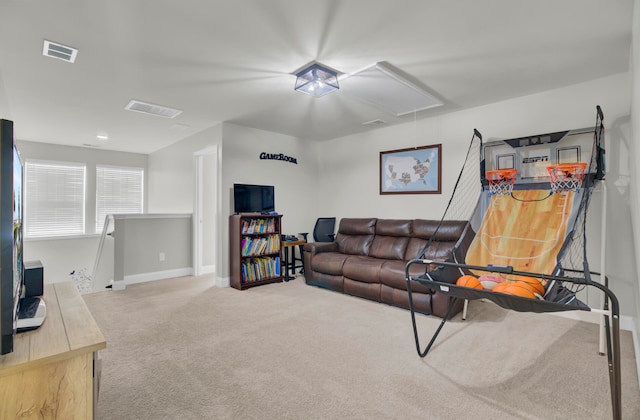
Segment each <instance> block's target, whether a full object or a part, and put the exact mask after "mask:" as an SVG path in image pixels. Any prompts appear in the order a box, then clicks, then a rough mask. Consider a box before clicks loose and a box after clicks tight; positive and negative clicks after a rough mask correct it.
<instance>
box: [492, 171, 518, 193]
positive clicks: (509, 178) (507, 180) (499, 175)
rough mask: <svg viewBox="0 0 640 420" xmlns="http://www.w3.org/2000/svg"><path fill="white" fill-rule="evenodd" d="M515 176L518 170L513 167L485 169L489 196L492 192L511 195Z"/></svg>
mask: <svg viewBox="0 0 640 420" xmlns="http://www.w3.org/2000/svg"><path fill="white" fill-rule="evenodd" d="M517 176H518V171H517V170H515V169H495V170H493V171H487V181H489V196H492V195H494V194H499V195H511V192H512V191H513V184H514V183H515V182H516V177H517Z"/></svg>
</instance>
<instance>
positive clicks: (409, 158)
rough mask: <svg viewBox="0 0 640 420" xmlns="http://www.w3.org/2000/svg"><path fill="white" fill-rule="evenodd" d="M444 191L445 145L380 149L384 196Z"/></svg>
mask: <svg viewBox="0 0 640 420" xmlns="http://www.w3.org/2000/svg"><path fill="white" fill-rule="evenodd" d="M441 193H442V144H433V145H429V146H420V147H409V148H406V149H398V150H388V151H385V152H380V195H385V194H441Z"/></svg>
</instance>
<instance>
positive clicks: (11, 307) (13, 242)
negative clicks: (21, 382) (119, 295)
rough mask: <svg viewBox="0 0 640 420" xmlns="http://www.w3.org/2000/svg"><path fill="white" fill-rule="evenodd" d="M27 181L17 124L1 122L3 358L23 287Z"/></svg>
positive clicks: (10, 347)
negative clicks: (16, 135) (15, 136)
mask: <svg viewBox="0 0 640 420" xmlns="http://www.w3.org/2000/svg"><path fill="white" fill-rule="evenodd" d="M22 192H23V179H22V162H21V161H20V154H19V153H18V149H17V148H16V145H15V142H14V139H13V122H11V121H8V120H0V354H7V353H10V352H12V351H13V339H14V336H15V333H16V324H17V318H18V310H19V303H20V297H21V294H22V287H23V282H24V265H23V260H22V233H23V232H22V216H23V211H22V209H23V207H22V205H23V199H22Z"/></svg>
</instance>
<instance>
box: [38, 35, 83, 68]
mask: <svg viewBox="0 0 640 420" xmlns="http://www.w3.org/2000/svg"><path fill="white" fill-rule="evenodd" d="M42 55H44V56H47V57H51V58H57V59H58V60H62V61H66V62H67V63H74V62H75V61H76V56H77V55H78V50H77V49H75V48H72V47H68V46H66V45H62V44H57V43H55V42H51V41H47V40H46V39H45V40H44V45H43V47H42Z"/></svg>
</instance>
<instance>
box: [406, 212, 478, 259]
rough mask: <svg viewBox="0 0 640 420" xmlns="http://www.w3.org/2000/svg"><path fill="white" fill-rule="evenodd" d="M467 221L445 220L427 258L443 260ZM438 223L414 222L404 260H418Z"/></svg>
mask: <svg viewBox="0 0 640 420" xmlns="http://www.w3.org/2000/svg"><path fill="white" fill-rule="evenodd" d="M467 224H468V222H467V221H457V220H445V221H443V222H442V226H440V229H439V230H438V234H437V235H436V237H435V241H434V243H432V244H431V246H430V247H429V250H428V251H427V258H429V259H432V260H444V259H446V258H447V257H448V256H449V255H450V254H449V252H450V251H451V250H452V249H453V247H454V246H455V244H456V243H457V242H458V240H459V239H460V237H461V236H462V234H463V233H464V231H465V228H466V226H467ZM437 226H438V222H435V221H433V220H414V221H413V224H412V232H411V236H412V237H411V239H410V240H409V244H408V245H407V250H406V251H405V255H404V259H405V261H409V260H411V259H414V258H418V257H419V256H420V253H421V251H422V249H423V248H424V246H425V245H426V244H427V242H428V241H429V239H430V238H431V237H432V236H433V234H434V232H435V231H436V227H437Z"/></svg>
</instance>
